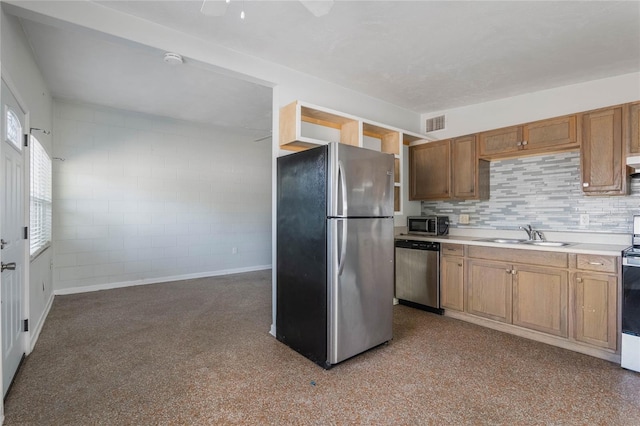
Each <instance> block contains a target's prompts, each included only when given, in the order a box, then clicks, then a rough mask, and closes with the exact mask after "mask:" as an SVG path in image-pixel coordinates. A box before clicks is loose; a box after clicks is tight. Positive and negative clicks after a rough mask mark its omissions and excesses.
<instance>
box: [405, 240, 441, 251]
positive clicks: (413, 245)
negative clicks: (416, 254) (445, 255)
mask: <svg viewBox="0 0 640 426" xmlns="http://www.w3.org/2000/svg"><path fill="white" fill-rule="evenodd" d="M396 247H400V248H408V249H412V250H430V251H440V243H434V242H431V241H416V240H396Z"/></svg>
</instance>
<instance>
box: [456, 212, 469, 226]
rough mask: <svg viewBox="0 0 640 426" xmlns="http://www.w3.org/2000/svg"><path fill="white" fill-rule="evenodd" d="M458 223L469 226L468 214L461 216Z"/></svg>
mask: <svg viewBox="0 0 640 426" xmlns="http://www.w3.org/2000/svg"><path fill="white" fill-rule="evenodd" d="M458 221H459V222H460V223H461V224H462V225H468V224H469V215H468V214H461V215H460V218H459V220H458Z"/></svg>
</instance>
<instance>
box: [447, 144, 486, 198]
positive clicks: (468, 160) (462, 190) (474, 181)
mask: <svg viewBox="0 0 640 426" xmlns="http://www.w3.org/2000/svg"><path fill="white" fill-rule="evenodd" d="M476 146H477V143H476V136H475V135H469V136H463V137H461V138H455V139H454V140H453V142H452V145H451V153H452V155H451V157H452V158H451V179H452V187H453V198H456V199H464V200H478V199H488V198H489V163H488V162H487V161H485V160H478V154H477V149H476Z"/></svg>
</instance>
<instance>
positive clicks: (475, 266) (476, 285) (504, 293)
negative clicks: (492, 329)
mask: <svg viewBox="0 0 640 426" xmlns="http://www.w3.org/2000/svg"><path fill="white" fill-rule="evenodd" d="M467 271H468V275H467V288H466V290H467V298H466V299H467V300H466V312H468V313H470V314H473V315H479V316H482V317H485V318H490V319H492V320H496V321H501V322H506V323H511V312H512V311H511V301H512V293H511V291H512V285H511V275H512V274H511V271H512V268H511V265H509V264H507V263H501V262H487V261H483V260H469V261H468V263H467Z"/></svg>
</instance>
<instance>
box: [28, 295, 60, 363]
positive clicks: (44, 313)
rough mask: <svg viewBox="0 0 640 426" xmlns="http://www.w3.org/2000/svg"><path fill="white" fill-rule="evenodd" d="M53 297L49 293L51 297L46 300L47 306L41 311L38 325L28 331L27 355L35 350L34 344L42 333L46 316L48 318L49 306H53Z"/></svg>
mask: <svg viewBox="0 0 640 426" xmlns="http://www.w3.org/2000/svg"><path fill="white" fill-rule="evenodd" d="M54 297H55V295H54V294H53V293H51V296H50V297H49V300H47V304H46V306H45V307H44V310H43V311H42V315H41V316H40V318H39V320H38V324H36V327H35V328H34V329H33V331H29V347H28V348H27V349H28V350H29V352H27V355H29V354H30V353H31V352H32V351H33V348H35V346H36V342H37V341H38V337H40V332H41V331H42V327H43V326H44V322H45V320H46V319H47V316H49V311H50V310H51V306H53V298H54Z"/></svg>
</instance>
